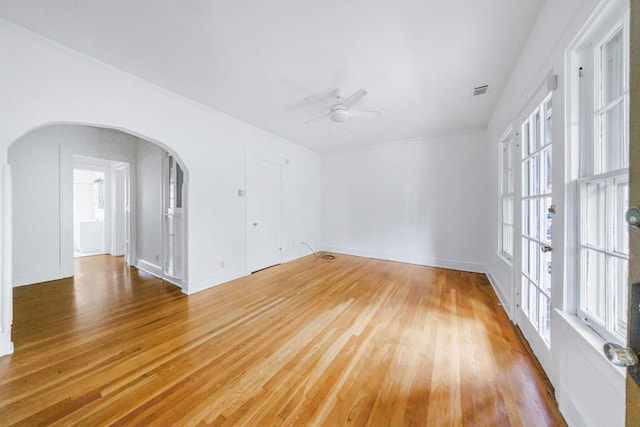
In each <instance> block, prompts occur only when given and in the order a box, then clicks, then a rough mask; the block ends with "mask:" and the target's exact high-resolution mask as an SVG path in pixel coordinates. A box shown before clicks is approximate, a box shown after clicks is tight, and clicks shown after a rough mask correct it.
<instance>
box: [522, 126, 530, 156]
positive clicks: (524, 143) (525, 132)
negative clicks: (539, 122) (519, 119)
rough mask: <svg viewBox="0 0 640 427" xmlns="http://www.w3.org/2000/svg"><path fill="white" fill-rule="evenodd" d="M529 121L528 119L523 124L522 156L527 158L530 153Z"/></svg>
mask: <svg viewBox="0 0 640 427" xmlns="http://www.w3.org/2000/svg"><path fill="white" fill-rule="evenodd" d="M529 139H530V134H529V121H528V120H527V121H526V122H524V124H523V125H522V157H523V158H525V157H527V156H528V155H529V153H530V151H529Z"/></svg>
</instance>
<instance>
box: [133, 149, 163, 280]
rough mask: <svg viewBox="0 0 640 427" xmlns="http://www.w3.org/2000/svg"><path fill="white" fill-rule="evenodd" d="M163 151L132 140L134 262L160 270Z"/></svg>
mask: <svg viewBox="0 0 640 427" xmlns="http://www.w3.org/2000/svg"><path fill="white" fill-rule="evenodd" d="M164 153H165V151H164V150H163V149H161V148H160V147H158V146H157V145H155V144H152V143H150V142H145V141H137V143H136V171H137V179H136V181H137V183H136V189H137V191H136V192H137V197H136V199H137V200H136V215H137V223H136V233H137V238H136V265H142V266H144V268H145V269H151V271H150V272H151V273H154V274H160V273H161V271H162V266H161V261H160V260H161V259H162V160H163V157H164Z"/></svg>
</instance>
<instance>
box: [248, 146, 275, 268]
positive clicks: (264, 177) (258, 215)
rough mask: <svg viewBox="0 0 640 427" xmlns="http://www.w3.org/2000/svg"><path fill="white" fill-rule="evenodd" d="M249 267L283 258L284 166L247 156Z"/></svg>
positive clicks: (267, 263) (263, 265) (270, 263)
mask: <svg viewBox="0 0 640 427" xmlns="http://www.w3.org/2000/svg"><path fill="white" fill-rule="evenodd" d="M246 180H247V182H246V184H247V194H246V197H247V199H246V200H247V270H248V271H250V272H254V271H257V270H261V269H263V268H266V267H271V266H272V265H276V264H280V263H281V262H282V167H281V166H280V165H279V164H277V163H272V162H268V161H264V160H260V159H255V158H248V159H247V176H246Z"/></svg>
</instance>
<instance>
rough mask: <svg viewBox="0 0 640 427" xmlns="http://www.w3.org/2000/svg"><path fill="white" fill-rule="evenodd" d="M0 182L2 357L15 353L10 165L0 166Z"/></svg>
mask: <svg viewBox="0 0 640 427" xmlns="http://www.w3.org/2000/svg"><path fill="white" fill-rule="evenodd" d="M0 171H1V173H2V175H0V180H1V181H2V187H0V193H1V194H2V199H0V200H1V201H0V205H1V208H2V211H0V217H1V219H2V223H1V226H2V229H1V230H0V236H2V242H1V243H0V255H1V257H0V266H1V268H2V278H1V280H0V285H1V286H2V289H1V293H0V295H1V297H0V304H1V306H0V314H1V315H2V317H1V318H0V355H4V354H10V353H13V343H12V342H11V326H12V323H13V286H12V283H11V282H12V272H13V268H12V257H13V252H12V251H13V249H12V246H13V240H12V234H13V233H12V231H13V230H12V227H11V225H12V206H13V196H12V191H13V190H12V187H11V166H10V165H8V164H2V165H0Z"/></svg>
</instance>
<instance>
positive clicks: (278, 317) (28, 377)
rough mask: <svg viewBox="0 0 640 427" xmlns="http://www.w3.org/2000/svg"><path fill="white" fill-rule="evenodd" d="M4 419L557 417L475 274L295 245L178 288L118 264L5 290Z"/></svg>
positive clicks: (486, 420) (386, 422)
mask: <svg viewBox="0 0 640 427" xmlns="http://www.w3.org/2000/svg"><path fill="white" fill-rule="evenodd" d="M13 341H14V344H15V353H14V354H13V355H10V356H5V357H2V358H0V425H12V424H22V425H28V426H35V425H65V426H66V425H91V426H97V425H108V424H116V425H159V426H169V425H195V426H200V425H203V426H204V425H248V426H272V425H291V426H294V425H295V426H300V425H327V426H340V425H373V426H402V425H435V426H440V425H469V426H483V425H485V426H509V425H512V426H520V425H525V426H545V425H548V426H555V425H565V424H564V421H563V420H562V417H561V416H560V414H559V412H558V410H557V407H556V404H555V401H554V399H553V397H552V396H550V395H549V392H548V388H547V386H546V384H545V381H544V379H543V378H542V377H541V376H540V375H539V374H538V371H537V370H536V367H535V366H534V364H533V363H532V360H531V359H530V356H529V355H528V353H527V352H526V350H525V349H524V348H523V345H522V343H521V342H520V340H519V339H518V336H517V334H516V330H515V329H514V327H513V325H512V324H511V323H510V322H509V320H508V319H507V317H506V315H505V313H504V310H503V309H502V307H501V306H500V305H499V303H498V300H497V298H496V296H495V294H494V293H493V291H492V289H491V286H490V285H489V284H488V282H487V279H486V277H485V276H484V275H480V274H474V273H465V272H459V271H453V270H444V269H437V268H430V267H424V266H417V265H411V264H402V263H396V262H389V261H381V260H374V259H369V258H359V257H352V256H344V255H337V257H336V259H335V260H325V259H315V258H314V257H312V256H309V257H305V258H302V259H299V260H296V261H293V262H291V263H287V264H284V265H280V266H277V267H272V268H269V269H266V270H263V271H260V272H258V273H255V274H253V275H251V276H248V277H245V278H242V279H239V280H235V281H233V282H229V283H227V284H224V285H220V286H217V287H215V288H212V289H209V290H207V291H203V292H200V293H197V294H195V295H191V296H186V295H184V294H182V293H181V292H180V290H179V289H178V288H176V287H174V286H172V285H170V284H167V283H165V282H162V281H161V280H159V279H157V278H155V277H152V276H150V275H147V274H145V273H143V272H140V271H138V270H137V269H135V268H129V267H127V266H125V265H124V264H123V260H122V258H113V257H109V256H97V257H89V258H82V259H77V260H76V276H75V278H74V279H67V280H59V281H53V282H46V283H41V284H37V285H32V286H24V287H19V288H16V289H15V290H14V325H13Z"/></svg>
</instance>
